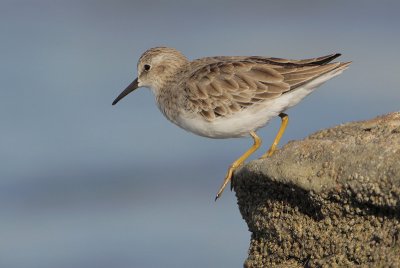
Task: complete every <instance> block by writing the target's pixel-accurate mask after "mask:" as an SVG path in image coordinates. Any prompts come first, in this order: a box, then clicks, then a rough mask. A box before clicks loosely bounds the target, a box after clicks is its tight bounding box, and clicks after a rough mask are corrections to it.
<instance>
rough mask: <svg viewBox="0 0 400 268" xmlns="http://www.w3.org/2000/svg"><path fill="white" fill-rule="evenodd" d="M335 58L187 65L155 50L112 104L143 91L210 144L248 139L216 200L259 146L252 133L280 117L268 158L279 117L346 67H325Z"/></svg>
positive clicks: (172, 53) (168, 51)
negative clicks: (134, 92) (141, 89)
mask: <svg viewBox="0 0 400 268" xmlns="http://www.w3.org/2000/svg"><path fill="white" fill-rule="evenodd" d="M339 56H340V54H331V55H327V56H324V57H318V58H312V59H305V60H288V59H282V58H267V57H259V56H251V57H248V56H235V57H228V56H220V57H207V58H201V59H197V60H193V61H189V60H188V59H187V58H186V57H185V56H184V55H183V54H182V53H181V52H179V51H178V50H176V49H173V48H168V47H155V48H151V49H149V50H147V51H146V52H144V53H143V54H142V56H141V57H140V59H139V61H138V64H137V71H138V77H137V78H136V79H135V80H134V81H133V82H132V83H131V84H130V85H129V86H128V87H127V88H126V89H125V90H124V91H123V92H122V93H121V94H120V95H119V96H118V97H117V98H116V99H115V100H114V102H113V103H112V104H113V105H115V104H116V103H117V102H118V101H120V100H121V99H122V98H123V97H125V96H126V95H128V94H129V93H130V92H132V91H134V90H135V89H137V88H139V87H148V88H150V89H151V91H152V92H153V94H154V96H155V100H156V103H157V106H158V108H159V109H160V110H161V112H162V113H163V114H164V115H165V117H166V118H167V119H168V120H170V121H171V122H172V123H174V124H176V125H178V126H179V127H181V128H183V129H185V130H188V131H190V132H193V133H194V134H197V135H200V136H205V137H209V138H215V139H224V138H237V137H245V136H251V137H252V138H253V140H254V144H253V146H251V147H250V149H249V150H248V151H246V152H245V153H244V154H243V155H242V156H241V157H240V158H238V159H237V160H236V161H235V162H233V163H232V164H231V165H230V167H229V169H228V172H227V173H226V176H225V180H224V182H223V184H222V186H221V187H220V189H219V191H218V193H217V195H216V198H215V199H217V198H218V197H220V196H221V194H222V192H223V190H224V189H225V187H226V185H227V183H228V182H229V181H230V180H231V178H232V176H233V173H234V171H235V170H236V169H237V168H238V167H239V166H240V165H241V164H242V163H243V162H244V161H245V160H246V159H247V158H248V157H249V156H250V155H251V154H252V153H253V152H254V151H256V150H257V149H258V148H259V147H260V145H261V139H260V138H259V137H258V136H257V134H256V131H257V130H258V129H259V128H261V127H263V126H265V125H266V124H267V123H268V121H269V120H271V118H273V117H275V116H280V118H281V120H282V121H281V126H280V129H279V131H278V134H277V135H276V137H275V139H274V141H273V143H272V145H271V147H270V148H269V150H268V151H267V152H266V153H265V154H264V155H263V156H262V157H268V156H271V155H272V154H273V153H274V151H275V150H276V147H277V145H278V143H279V140H280V139H281V137H282V135H283V133H284V131H285V128H286V125H287V123H288V115H287V114H285V113H283V112H284V111H285V110H287V109H288V108H290V107H292V106H294V105H296V104H297V103H298V102H300V100H302V99H303V98H304V97H305V96H307V95H308V94H310V93H311V92H313V90H314V89H316V88H317V87H318V86H320V85H321V84H322V83H324V82H325V81H327V80H329V79H331V78H333V77H335V76H337V75H339V74H340V73H342V72H343V71H344V70H345V69H347V68H348V67H349V65H350V63H351V62H333V63H330V62H331V61H332V60H333V59H335V58H337V57H339Z"/></svg>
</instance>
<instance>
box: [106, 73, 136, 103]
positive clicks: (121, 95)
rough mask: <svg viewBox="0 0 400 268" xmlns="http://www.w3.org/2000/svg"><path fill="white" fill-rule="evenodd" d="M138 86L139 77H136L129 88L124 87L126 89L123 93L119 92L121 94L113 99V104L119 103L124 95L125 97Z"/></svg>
mask: <svg viewBox="0 0 400 268" xmlns="http://www.w3.org/2000/svg"><path fill="white" fill-rule="evenodd" d="M138 87H139V85H138V79H137V78H136V79H135V80H133V82H132V83H131V84H130V85H129V86H127V88H125V89H124V91H122V92H121V94H119V96H118V97H117V98H116V99H115V100H114V101H113V103H112V105H115V104H117V102H119V101H120V100H121V99H122V98H123V97H125V96H126V95H128V94H129V93H131V92H132V91H134V90H135V89H137V88H138Z"/></svg>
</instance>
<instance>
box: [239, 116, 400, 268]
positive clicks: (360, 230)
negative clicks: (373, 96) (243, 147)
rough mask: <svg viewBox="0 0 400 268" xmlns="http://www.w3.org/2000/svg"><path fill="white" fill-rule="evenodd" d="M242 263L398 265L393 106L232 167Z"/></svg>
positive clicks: (397, 138) (399, 192) (398, 152)
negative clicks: (242, 230)
mask: <svg viewBox="0 0 400 268" xmlns="http://www.w3.org/2000/svg"><path fill="white" fill-rule="evenodd" d="M233 183H234V184H233V185H234V189H235V192H236V196H237V199H238V205H239V209H240V212H241V214H242V216H243V218H244V220H245V221H246V222H247V225H248V227H249V230H250V232H251V233H252V236H251V242H250V249H249V256H248V258H247V260H246V261H245V264H244V267H354V266H360V267H400V113H399V112H397V113H391V114H388V115H384V116H380V117H377V118H374V119H372V120H368V121H362V122H354V123H348V124H344V125H340V126H337V127H333V128H330V129H324V130H321V131H318V132H316V133H314V134H312V135H310V136H309V137H307V138H306V139H304V140H301V141H292V142H289V143H288V144H287V145H285V146H284V147H283V148H282V149H281V150H279V151H277V152H276V153H275V154H274V155H273V156H272V157H270V158H267V159H264V160H254V161H252V162H250V163H248V164H246V165H244V166H243V167H242V168H241V169H240V170H238V171H237V172H236V174H235V177H234V180H233Z"/></svg>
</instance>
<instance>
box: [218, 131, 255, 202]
mask: <svg viewBox="0 0 400 268" xmlns="http://www.w3.org/2000/svg"><path fill="white" fill-rule="evenodd" d="M250 135H251V137H252V138H253V140H254V144H253V146H251V147H250V149H248V150H247V151H246V152H245V153H244V154H243V155H242V156H241V157H239V158H238V159H237V160H236V161H235V162H233V163H232V165H230V167H229V169H228V172H227V173H226V176H225V180H224V182H223V183H222V185H221V187H220V188H219V191H218V193H217V196H216V197H215V201H217V199H218V198H219V197H221V195H222V192H223V191H224V189H225V187H226V185H227V184H228V182H229V181H230V180H231V178H232V175H233V172H234V171H235V170H236V169H237V168H238V167H239V166H240V165H241V164H242V163H243V162H244V161H245V160H246V159H247V158H248V157H249V156H250V155H251V154H252V153H254V152H255V151H256V150H257V149H258V148H259V147H260V146H261V139H260V138H259V137H258V136H257V134H256V133H255V132H254V131H251V132H250Z"/></svg>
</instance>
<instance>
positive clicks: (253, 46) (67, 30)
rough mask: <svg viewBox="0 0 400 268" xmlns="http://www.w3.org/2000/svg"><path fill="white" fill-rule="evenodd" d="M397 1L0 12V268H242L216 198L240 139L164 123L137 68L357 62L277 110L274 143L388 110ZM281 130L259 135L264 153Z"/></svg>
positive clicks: (1, 7) (233, 222) (243, 143)
mask: <svg viewBox="0 0 400 268" xmlns="http://www.w3.org/2000/svg"><path fill="white" fill-rule="evenodd" d="M399 8H400V3H399V2H398V1H314V0H308V1H306V0H300V1H286V0H285V1H87V0H83V1H41V0H40V1H39V0H38V1H33V0H32V1H19V0H14V1H5V0H0V36H1V42H0V58H1V63H0V73H1V75H0V85H1V89H0V122H1V126H0V163H1V164H0V167H1V168H0V215H1V216H0V237H1V238H2V243H1V245H0V266H1V267H8V268H23V267H31V268H35V267H41V268H50V267H61V268H62V267H77V268H80V267H100V268H101V267H116V268H125V267H178V268H179V267H240V266H242V263H243V261H244V259H245V258H246V256H247V249H248V246H249V241H250V233H249V232H248V229H247V226H246V223H245V222H244V221H243V219H242V217H241V215H240V213H239V210H238V207H237V204H236V198H235V196H234V193H232V192H229V191H226V192H225V193H224V195H223V196H222V198H221V199H220V200H218V202H214V196H215V194H216V191H217V190H218V187H219V186H220V184H221V182H222V180H223V177H224V175H225V172H226V169H227V167H228V166H229V164H230V163H231V162H232V161H233V160H235V159H236V158H237V157H238V156H239V155H241V154H242V153H243V152H244V151H245V150H246V149H247V148H248V147H249V146H250V145H251V144H252V141H251V139H249V138H247V139H246V138H243V139H226V140H213V139H207V138H203V137H199V136H195V135H193V134H191V133H188V132H186V131H184V130H182V129H180V128H178V127H177V126H175V125H173V124H171V123H170V122H169V121H167V120H166V119H165V118H164V117H163V115H162V114H161V113H160V112H159V111H158V109H157V107H156V106H155V104H154V99H153V96H152V94H151V92H150V91H149V90H148V89H146V88H142V89H139V90H136V91H135V92H134V93H133V94H131V95H129V96H128V97H126V98H125V99H124V100H123V101H121V102H120V103H118V105H117V106H115V107H114V106H111V102H112V101H113V100H114V98H115V97H116V96H117V95H118V94H119V93H120V92H121V91H122V90H123V89H124V88H125V87H126V86H127V85H128V84H129V83H130V82H131V81H132V80H133V79H134V78H136V71H137V70H136V63H137V60H138V58H139V57H140V55H141V54H142V53H143V52H144V51H145V50H146V49H148V48H150V47H154V46H160V45H163V46H170V47H174V48H176V49H178V50H180V51H182V53H184V54H185V55H186V56H187V57H188V58H190V59H195V58H200V57H205V56H216V55H259V56H274V57H284V58H292V59H301V58H312V57H316V56H322V55H326V54H330V53H336V52H339V53H342V56H341V57H340V58H339V59H340V60H342V61H353V64H352V65H351V67H350V68H349V69H348V70H347V71H345V72H344V73H343V74H342V75H340V76H339V77H336V78H334V79H333V80H331V81H328V82H327V83H326V84H324V85H323V86H321V88H319V89H318V90H317V91H315V92H314V93H313V94H311V95H310V96H308V97H307V98H306V99H304V100H303V101H302V102H301V103H299V104H298V105H297V106H296V107H293V108H291V109H290V110H288V111H287V113H288V114H289V116H290V122H289V126H288V128H287V131H286V133H285V134H284V136H283V139H282V141H281V145H284V144H285V143H287V142H288V141H290V140H297V139H302V138H305V137H306V136H307V135H309V134H311V133H313V132H315V131H317V130H319V129H322V128H327V127H331V126H335V125H338V124H342V123H345V122H348V121H355V120H363V119H368V118H372V117H374V116H377V115H380V114H385V113H388V112H392V111H398V110H399V106H400V105H399V103H400V89H399V88H398V85H397V81H398V76H399V72H400V64H399V62H400V54H399V53H398V49H399V47H400V33H399V27H398V25H400V17H399V16H398V10H399ZM278 127H279V118H276V119H274V120H272V121H271V122H270V124H269V125H268V126H267V127H265V128H263V129H260V130H259V131H258V133H259V135H260V136H261V137H262V138H263V140H264V146H263V148H262V149H260V150H259V151H258V152H257V153H255V155H254V156H253V157H252V158H256V157H259V156H260V155H261V154H263V153H264V151H265V150H267V149H268V145H269V143H271V142H272V140H273V137H274V135H275V134H276V131H277V129H278Z"/></svg>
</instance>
